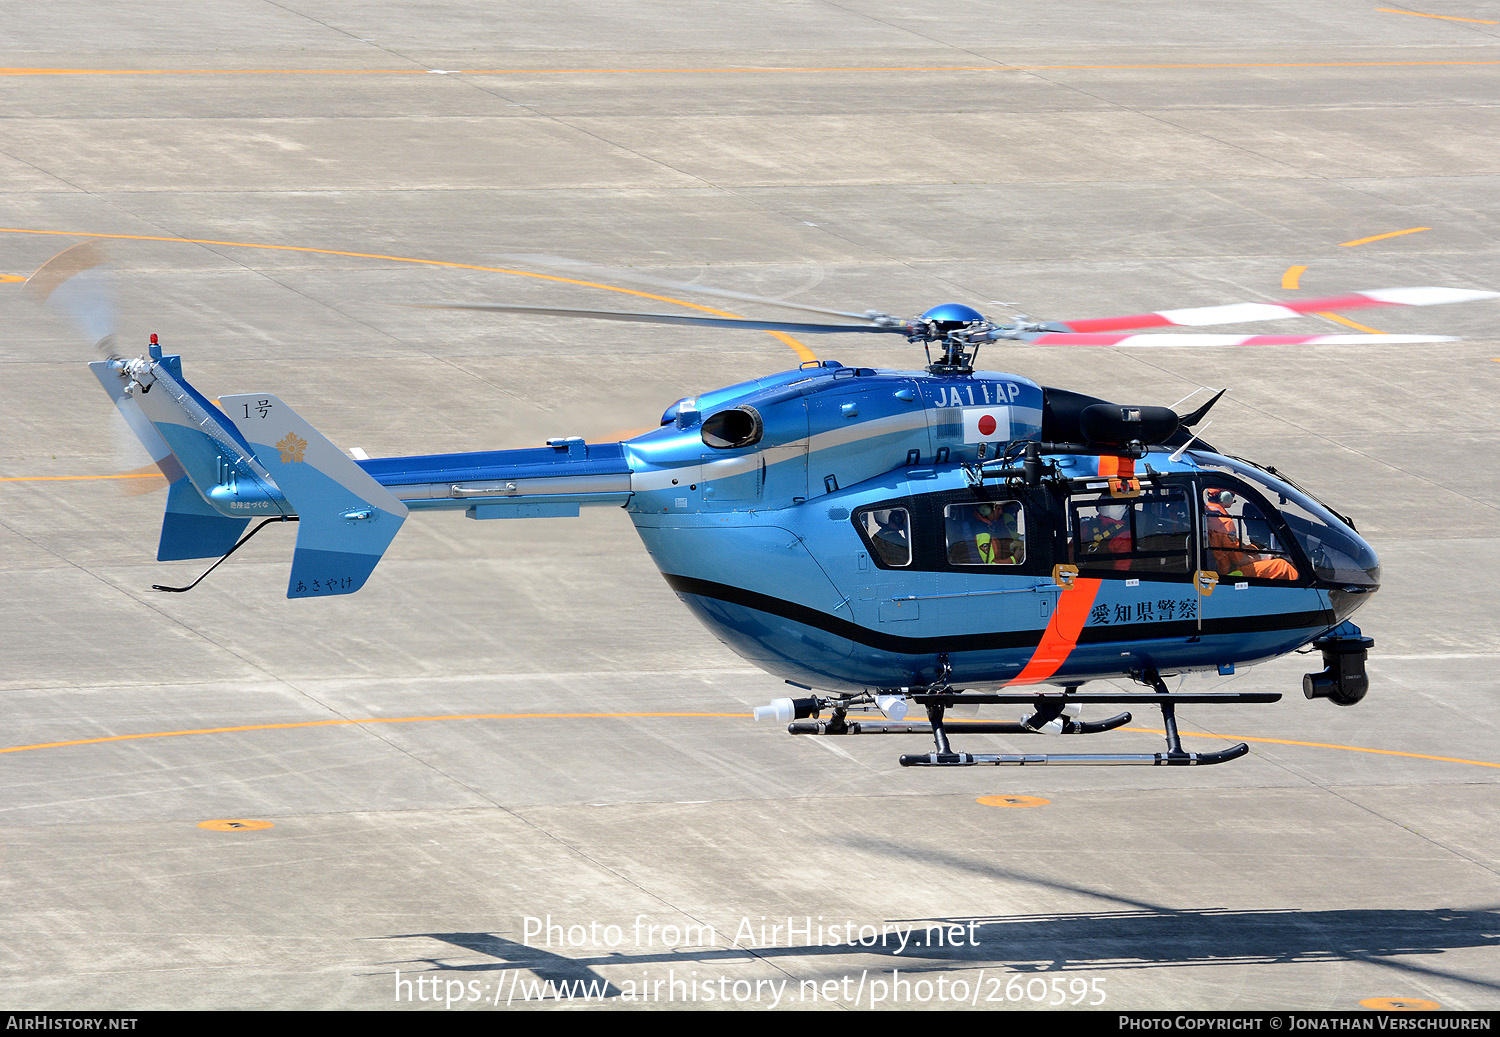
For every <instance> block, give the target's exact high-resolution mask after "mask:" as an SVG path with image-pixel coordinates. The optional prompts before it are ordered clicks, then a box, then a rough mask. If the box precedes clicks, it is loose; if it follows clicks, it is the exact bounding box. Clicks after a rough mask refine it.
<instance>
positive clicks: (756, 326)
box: [419, 302, 908, 335]
mask: <svg viewBox="0 0 1500 1037" xmlns="http://www.w3.org/2000/svg"><path fill="white" fill-rule="evenodd" d="M419 308H421V309H424V310H492V311H497V312H500V313H532V314H536V315H538V316H542V317H588V318H590V319H593V320H618V321H629V322H631V323H635V324H680V325H687V326H689V327H697V328H739V329H740V330H742V331H785V332H788V333H791V334H797V335H833V334H842V333H846V332H855V333H858V332H870V331H873V332H882V333H887V334H889V333H895V334H899V335H905V334H906V333H907V331H908V329H907V328H906V327H905V326H904V325H903V326H901V327H885V326H883V325H878V324H798V323H795V322H792V321H780V320H740V319H737V318H730V317H689V316H685V315H683V314H679V313H622V312H619V311H616V310H565V309H558V308H556V307H551V306H512V305H510V304H508V303H501V302H472V303H426V304H419Z"/></svg>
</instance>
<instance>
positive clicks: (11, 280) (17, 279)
mask: <svg viewBox="0 0 1500 1037" xmlns="http://www.w3.org/2000/svg"><path fill="white" fill-rule="evenodd" d="M25 283H26V275H24V274H0V284H25Z"/></svg>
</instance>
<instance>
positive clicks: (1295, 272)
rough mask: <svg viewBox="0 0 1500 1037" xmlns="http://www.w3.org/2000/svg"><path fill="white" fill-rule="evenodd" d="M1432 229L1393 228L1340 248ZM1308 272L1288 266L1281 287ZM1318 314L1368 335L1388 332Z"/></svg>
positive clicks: (1289, 285)
mask: <svg viewBox="0 0 1500 1037" xmlns="http://www.w3.org/2000/svg"><path fill="white" fill-rule="evenodd" d="M1431 229H1432V228H1431V227H1408V228H1406V230H1393V231H1389V232H1387V233H1385V234H1372V235H1371V236H1370V237H1368V238H1356V239H1355V240H1354V241H1341V242H1339V247H1340V248H1353V247H1354V246H1355V245H1368V244H1369V243H1370V242H1372V241H1384V240H1385V239H1386V238H1399V237H1401V236H1402V235H1403V234H1417V233H1419V232H1421V231H1424V230H1431ZM1306 272H1307V267H1305V266H1293V267H1288V268H1287V271H1286V273H1284V274H1282V275H1281V287H1283V288H1296V287H1297V286H1298V282H1299V281H1300V280H1301V278H1302V275H1303V274H1304V273H1306ZM1318 316H1319V317H1327V318H1328V319H1329V320H1331V321H1335V322H1336V323H1339V324H1342V325H1344V327H1346V328H1353V329H1354V330H1355V331H1362V332H1364V333H1365V334H1367V335H1384V334H1386V332H1384V331H1378V330H1376V329H1375V328H1372V327H1370V326H1368V325H1366V324H1359V323H1357V322H1355V321H1352V320H1350V319H1349V318H1348V317H1340V316H1339V315H1338V314H1336V313H1319V314H1318Z"/></svg>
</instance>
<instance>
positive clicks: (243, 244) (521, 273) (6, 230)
mask: <svg viewBox="0 0 1500 1037" xmlns="http://www.w3.org/2000/svg"><path fill="white" fill-rule="evenodd" d="M0 234H36V235H43V236H46V237H54V238H97V239H101V240H109V241H165V242H171V243H173V244H179V245H218V246H220V247H222V248H253V249H260V250H262V251H268V252H305V253H308V254H309V255H319V256H345V257H348V258H351V259H375V260H380V261H382V262H386V263H415V264H417V265H419V266H438V267H446V268H448V269H450V270H479V271H483V272H484V273H490V274H509V275H511V276H513V277H533V278H536V279H537V280H539V281H555V282H558V283H560V284H576V285H582V286H584V287H586V288H599V289H602V290H604V291H606V292H619V293H621V294H622V295H634V296H637V297H638V298H641V299H653V300H655V301H656V302H666V303H671V304H673V305H674V306H686V307H687V308H688V309H690V310H698V311H700V312H703V313H710V314H713V315H714V316H716V317H730V318H738V317H739V315H738V314H735V313H729V312H728V311H726V310H716V309H714V308H713V307H711V306H703V305H701V304H699V303H696V302H688V301H687V300H685V299H674V298H672V297H671V296H670V295H655V294H653V293H651V292H643V291H639V290H638V289H635V288H621V287H620V286H619V285H612V284H602V283H600V282H598V281H583V280H579V279H578V278H575V277H560V276H558V275H557V274H538V273H535V272H534V271H531V270H512V269H509V268H508V267H499V266H479V265H477V264H474V263H452V262H448V261H445V260H441V259H417V258H414V257H412V256H388V255H385V254H383V253H379V252H345V251H341V250H339V249H331V248H310V247H308V246H306V245H265V244H260V243H257V242H253V241H216V240H213V239H210V238H172V237H162V236H158V235H152V234H95V233H91V232H89V231H63V230H30V229H26V228H22V227H0ZM766 334H767V335H770V336H771V337H772V338H774V339H777V340H778V341H780V342H782V343H784V344H785V345H787V346H790V347H791V348H792V351H793V352H795V353H796V354H797V356H799V357H800V358H801V359H802V360H803V361H809V360H816V359H818V357H817V354H815V353H814V352H813V351H812V350H810V349H808V348H807V347H806V346H804V345H803V344H802V343H801V342H798V341H797V340H796V339H794V338H792V337H791V336H790V335H787V334H784V333H782V332H780V331H768V332H766Z"/></svg>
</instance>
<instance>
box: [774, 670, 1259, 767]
mask: <svg viewBox="0 0 1500 1037" xmlns="http://www.w3.org/2000/svg"><path fill="white" fill-rule="evenodd" d="M1139 679H1140V680H1141V681H1142V683H1146V684H1150V685H1151V686H1152V687H1153V688H1154V689H1155V691H1154V692H1153V693H1150V694H1143V695H1127V694H1119V693H1116V694H1078V693H1075V692H1073V691H1071V690H1070V691H1065V692H1006V693H993V694H973V695H970V694H962V693H956V692H953V691H952V690H950V689H949V688H948V687H947V686H946V685H938V686H933V687H929V688H924V689H912V690H911V691H910V692H906V693H905V694H904V695H903V696H901V697H902V698H903V699H904V700H905V701H907V702H912V703H916V704H918V705H920V706H922V707H924V708H925V709H926V711H927V722H926V723H922V722H920V721H905V720H892V719H883V718H870V719H865V718H863V717H859V718H850V717H849V715H848V711H849V710H850V709H851V708H856V707H861V706H863V707H865V708H869V707H871V706H872V705H873V704H875V703H876V702H877V697H872V696H869V695H865V696H855V697H849V698H821V697H820V698H816V699H803V700H800V701H798V702H796V703H792V705H794V706H795V707H796V716H797V719H794V720H792V722H791V723H790V724H789V725H788V726H787V731H788V732H790V733H791V734H794V735H900V734H925V735H931V736H932V740H933V751H932V752H929V753H907V754H903V755H902V756H901V757H899V762H900V764H901V766H903V767H979V766H991V767H1004V766H1014V767H1025V766H1041V765H1050V766H1096V767H1097V766H1108V767H1119V766H1137V767H1208V766H1212V765H1213V764H1216V763H1227V762H1229V761H1230V760H1237V759H1239V758H1240V757H1241V756H1244V755H1245V754H1246V753H1248V752H1249V751H1250V747H1249V746H1248V745H1246V744H1245V743H1244V742H1240V743H1239V744H1238V745H1232V746H1230V747H1229V748H1227V749H1221V750H1218V751H1217V752H1206V753H1190V752H1185V751H1184V750H1183V748H1182V739H1181V737H1180V736H1179V735H1178V733H1177V706H1178V704H1179V703H1188V704H1194V705H1196V704H1208V703H1230V702H1240V703H1248V702H1276V701H1278V700H1280V698H1281V696H1280V695H1279V694H1277V693H1275V692H1245V693H1238V694H1194V695H1174V694H1172V693H1170V692H1168V691H1167V689H1166V685H1165V684H1163V683H1162V680H1161V677H1160V675H1158V674H1156V673H1155V672H1147V673H1144V674H1141V675H1140V677H1139ZM783 701H788V700H783ZM1100 703H1115V704H1127V703H1128V704H1131V705H1144V704H1149V705H1154V706H1158V707H1160V709H1161V715H1162V722H1163V725H1164V726H1165V728H1166V735H1167V751H1166V752H1163V753H963V752H955V751H954V750H953V747H952V745H951V744H950V743H949V740H948V736H949V733H950V732H952V731H961V732H965V733H969V734H1007V735H1015V734H1068V735H1088V734H1099V733H1100V732H1103V731H1113V730H1114V729H1116V728H1118V727H1123V726H1124V725H1125V724H1128V723H1130V720H1131V715H1130V714H1129V713H1120V714H1117V715H1116V716H1113V717H1110V718H1109V719H1108V720H1098V721H1083V720H1078V719H1076V718H1075V717H1074V716H1072V715H1070V707H1077V706H1083V705H1088V704H1100ZM1002 704H1012V705H1029V706H1031V707H1032V708H1033V709H1034V712H1033V713H1032V715H1031V716H1029V717H1027V718H1026V719H1025V720H1023V721H1021V722H1019V723H1004V722H993V721H957V722H951V726H950V722H949V721H948V720H947V718H946V713H947V711H948V710H949V709H950V708H952V707H954V706H983V705H1002ZM824 709H828V710H830V713H831V715H830V716H829V717H828V718H827V719H822V718H821V713H822V711H823V710H824Z"/></svg>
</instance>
